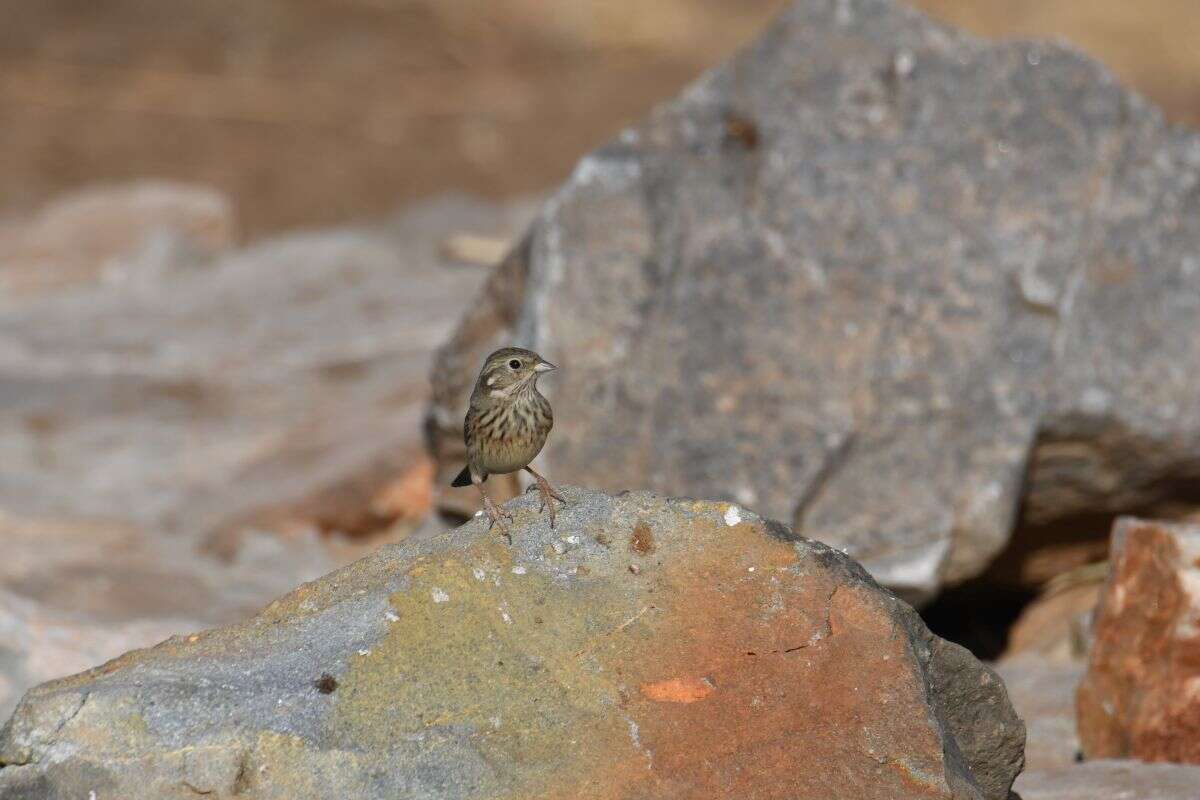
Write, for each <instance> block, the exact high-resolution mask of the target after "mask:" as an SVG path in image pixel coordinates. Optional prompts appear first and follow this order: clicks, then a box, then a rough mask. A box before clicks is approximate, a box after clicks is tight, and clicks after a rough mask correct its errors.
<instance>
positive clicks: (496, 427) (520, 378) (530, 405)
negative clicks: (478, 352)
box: [451, 347, 566, 536]
mask: <svg viewBox="0 0 1200 800" xmlns="http://www.w3.org/2000/svg"><path fill="white" fill-rule="evenodd" d="M552 369H555V366H554V365H553V364H551V363H550V362H549V361H547V360H546V359H544V358H542V357H541V356H539V355H538V354H537V353H535V352H533V351H532V350H522V349H521V348H519V347H504V348H501V349H500V350H497V351H496V352H494V353H492V354H491V355H490V356H488V357H487V360H486V361H485V362H484V364H483V369H482V370H481V371H480V372H479V379H478V380H477V381H476V382H475V390H474V391H473V392H471V406H470V408H468V409H467V418H466V421H465V422H464V423H463V438H464V439H465V440H466V443H467V466H465V467H464V468H463V471H462V472H460V473H458V477H456V478H455V479H454V482H453V483H451V486H466V485H468V484H471V483H473V484H475V486H476V487H477V488H478V489H479V493H480V494H481V495H483V508H484V510H485V511H486V512H487V515H488V519H490V520H491V523H490V524H489V525H488V527H489V528H490V527H492V525H495V524H496V523H498V522H499V523H500V529H501V530H504V531H505V536H507V535H508V532H507V530H505V527H504V523H503V522H500V518H501V517H507V518H508V519H510V520H511V519H512V515H511V514H509V513H507V512H505V511H502V510H500V508H499V507H498V506H497V505H496V504H495V503H493V502H492V499H491V498H490V497H488V496H487V492H485V491H484V490H483V482H484V481H486V480H487V479H488V475H491V474H497V475H501V474H505V473H509V472H517V471H519V470H522V469H524V470H528V471H529V474H530V475H532V476H533V479H534V480H535V481H537V487H538V492H539V493H540V494H541V497H542V508H543V509H545V508H549V509H550V527H551V528H553V527H554V501H555V500H558V501H559V502H562V503H565V502H566V500H565V499H563V497H562V495H560V494H559V493H558V492H556V491H554V488H553V487H552V486H551V485H550V483H549V481H547V480H546V479H545V478H543V477H542V476H541V475H539V474H538V473H537V472H535V471H534V469H533V467H531V466H529V462H530V461H533V459H534V458H535V457H536V456H537V454H538V453H540V452H541V450H542V445H544V444H545V443H546V437H547V436H549V435H550V428H551V427H553V426H554V412H553V411H551V410H550V403H549V401H547V400H546V398H545V397H542V395H541V393H540V392H538V390H537V379H538V378H539V377H540V376H541V375H542V373H544V372H549V371H550V370H552Z"/></svg>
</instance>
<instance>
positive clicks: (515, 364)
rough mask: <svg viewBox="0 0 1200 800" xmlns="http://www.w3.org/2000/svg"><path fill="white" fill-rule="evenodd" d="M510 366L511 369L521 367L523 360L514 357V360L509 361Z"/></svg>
mask: <svg viewBox="0 0 1200 800" xmlns="http://www.w3.org/2000/svg"><path fill="white" fill-rule="evenodd" d="M508 368H509V369H520V368H521V362H520V361H518V360H517V359H515V358H514V359H513V360H512V361H510V362H508Z"/></svg>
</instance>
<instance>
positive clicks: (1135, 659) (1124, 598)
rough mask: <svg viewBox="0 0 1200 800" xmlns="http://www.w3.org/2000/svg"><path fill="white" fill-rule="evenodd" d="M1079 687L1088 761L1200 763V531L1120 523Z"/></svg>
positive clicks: (1198, 528)
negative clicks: (1091, 644) (1110, 567)
mask: <svg viewBox="0 0 1200 800" xmlns="http://www.w3.org/2000/svg"><path fill="white" fill-rule="evenodd" d="M1110 560H1111V563H1112V569H1111V574H1110V577H1109V580H1108V583H1107V584H1106V585H1105V587H1104V591H1103V594H1102V596H1101V600H1100V607H1099V609H1098V611H1097V615H1096V623H1095V630H1094V637H1095V643H1094V645H1093V647H1092V654H1091V659H1090V662H1089V664H1088V671H1087V675H1086V676H1085V677H1084V680H1083V683H1082V684H1081V685H1080V687H1079V695H1078V698H1077V714H1078V726H1079V735H1080V740H1081V742H1082V745H1083V750H1084V753H1085V754H1086V755H1087V756H1088V757H1089V758H1128V757H1133V758H1139V759H1142V760H1144V761H1178V762H1188V763H1200V525H1197V524H1168V523H1164V522H1150V521H1144V520H1137V519H1121V520H1119V521H1118V522H1117V524H1116V526H1115V528H1114V529H1113V535H1112V553H1111V556H1110Z"/></svg>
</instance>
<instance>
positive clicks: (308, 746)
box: [0, 487, 1024, 800]
mask: <svg viewBox="0 0 1200 800" xmlns="http://www.w3.org/2000/svg"><path fill="white" fill-rule="evenodd" d="M563 493H564V494H565V496H566V497H567V501H568V502H567V504H566V506H565V507H564V508H563V509H562V510H561V511H560V512H559V515H558V520H559V527H558V529H557V530H551V529H550V528H549V526H548V523H547V520H546V517H545V515H544V514H538V512H537V506H538V499H537V498H536V497H534V496H532V495H529V496H525V497H522V498H521V499H519V500H516V501H513V502H511V503H510V504H509V506H508V508H509V510H510V511H512V512H513V514H514V516H515V522H514V523H513V528H512V531H511V532H512V537H513V544H512V545H511V546H509V545H508V544H506V543H505V542H504V540H503V539H502V538H501V537H500V536H499V535H497V534H496V533H494V532H492V533H489V531H488V530H487V525H486V521H485V520H483V519H476V520H473V521H471V522H470V523H468V524H466V525H464V526H462V527H461V528H458V529H457V530H453V531H449V532H446V533H443V534H441V535H440V536H436V537H433V538H432V539H430V540H428V541H420V542H416V541H409V542H406V543H403V544H400V545H394V546H386V547H384V548H381V549H380V550H378V551H377V552H375V553H374V554H373V555H371V556H368V557H367V558H364V559H362V560H360V561H358V562H356V563H354V564H353V565H351V566H349V567H347V568H345V569H342V570H339V571H337V572H334V573H332V574H330V575H328V576H326V577H325V578H323V579H321V580H319V581H316V582H314V583H311V584H307V585H305V586H302V587H301V588H299V589H298V590H296V591H295V592H293V593H292V594H290V595H287V596H285V597H283V598H281V599H280V600H278V601H276V602H275V603H272V604H271V605H270V606H269V607H267V608H266V609H265V610H264V611H263V612H262V613H261V614H259V615H258V616H257V617H255V618H253V619H251V620H249V621H248V622H246V623H244V624H241V625H236V626H233V627H228V628H221V629H215V630H210V631H207V632H204V633H201V634H198V635H194V636H189V637H186V638H178V637H177V638H175V639H172V640H171V641H168V642H165V643H163V644H161V645H159V646H158V647H155V648H153V649H150V650H141V651H135V652H133V653H129V654H127V655H125V656H122V657H121V658H119V659H117V660H115V661H112V662H110V663H108V664H106V665H104V666H103V667H99V668H97V669H94V670H91V671H89V672H86V673H83V674H81V675H78V676H75V677H72V678H68V679H64V680H60V681H55V682H52V683H48V684H46V685H44V686H41V687H38V688H36V689H34V690H32V691H30V692H29V693H28V694H27V695H26V697H25V698H24V700H23V701H22V703H21V705H20V706H19V708H18V709H17V711H16V713H15V714H14V715H13V717H12V719H11V720H10V721H9V722H8V723H7V725H6V726H5V727H4V729H3V732H2V733H0V764H3V765H4V767H3V769H0V797H5V798H7V797H14V796H21V797H24V798H29V800H37V798H48V797H60V796H86V792H87V791H95V792H96V794H97V797H112V796H117V797H126V798H140V797H175V796H188V795H187V794H186V792H187V791H201V792H204V791H211V792H214V793H217V794H220V793H225V794H233V793H237V794H238V796H244V797H248V798H284V797H287V798H293V797H312V798H325V797H328V798H333V797H339V798H340V797H355V798H396V797H421V798H431V799H432V798H460V797H461V798H465V797H471V798H484V797H500V796H503V797H563V798H566V797H571V798H609V797H613V798H615V797H656V798H685V797H686V798H702V797H703V798H710V797H716V796H728V797H732V796H737V797H751V796H753V797H759V798H784V797H788V798H791V797H799V796H803V797H809V796H813V797H816V796H819V797H823V798H832V799H834V800H836V798H854V800H869V798H888V800H892V799H893V798H896V797H905V798H918V797H937V798H978V799H980V800H983V799H985V798H986V799H988V800H992V799H994V800H1004V798H1007V797H1008V791H1009V787H1010V785H1011V783H1012V781H1013V778H1014V777H1015V776H1016V774H1017V772H1018V771H1019V770H1020V767H1021V763H1022V747H1023V743H1024V729H1023V727H1022V725H1021V723H1020V721H1019V720H1018V719H1017V717H1016V715H1015V714H1014V713H1013V710H1012V707H1011V706H1010V704H1009V701H1008V699H1007V696H1006V694H1005V690H1004V686H1003V684H1002V683H1001V681H1000V680H999V679H998V678H997V677H996V675H995V673H993V672H992V671H991V670H990V669H989V668H987V667H985V666H984V665H982V664H980V663H979V662H978V661H976V660H975V659H974V658H973V657H972V656H971V655H970V654H969V653H967V651H965V650H964V649H962V648H961V647H958V646H957V645H954V644H951V643H949V642H946V641H943V640H941V639H938V638H937V637H934V636H933V635H932V634H930V633H929V631H928V630H927V629H926V628H925V626H924V625H923V624H922V622H921V621H920V618H919V617H918V616H917V615H916V613H915V612H914V611H913V610H912V608H911V607H910V606H908V605H907V604H905V603H904V602H902V601H900V600H899V599H897V598H896V597H895V596H894V595H892V594H890V593H888V592H886V591H883V590H881V589H880V588H879V587H878V585H877V584H876V583H875V582H874V581H873V580H871V579H870V578H869V577H868V576H867V574H866V573H865V572H864V571H863V570H862V569H861V568H859V567H858V565H856V564H855V563H854V562H853V561H851V560H850V559H849V558H847V557H845V556H844V555H842V554H841V553H838V552H836V551H834V550H831V549H829V548H827V547H825V546H824V545H821V544H819V543H817V542H813V541H809V540H804V539H799V538H795V537H794V535H793V534H792V533H791V532H790V531H788V530H787V529H786V528H784V527H783V526H781V525H779V524H777V523H772V522H769V521H766V520H763V519H761V518H759V517H757V516H756V515H754V514H752V513H750V512H748V511H745V510H743V509H741V508H739V507H736V506H730V505H728V504H725V503H712V502H699V501H693V500H667V499H663V498H661V497H658V496H656V495H653V494H650V493H646V492H635V493H624V494H621V495H618V496H616V497H613V496H609V495H606V494H602V493H599V492H594V491H585V490H581V489H576V488H571V487H565V488H563ZM634 540H636V546H634ZM556 545H557V546H556ZM632 565H637V566H638V567H639V570H638V573H637V574H636V575H635V574H633V573H632V572H631V571H630V569H629V567H630V566H632ZM185 787H187V788H186V791H185ZM6 792H7V793H6ZM21 792H23V794H21Z"/></svg>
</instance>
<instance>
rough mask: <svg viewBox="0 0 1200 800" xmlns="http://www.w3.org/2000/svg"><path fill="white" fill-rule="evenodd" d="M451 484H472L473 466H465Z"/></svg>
mask: <svg viewBox="0 0 1200 800" xmlns="http://www.w3.org/2000/svg"><path fill="white" fill-rule="evenodd" d="M450 485H451V486H470V485H471V468H470V467H463V469H462V472H460V473H458V477H457V478H455V479H454V480H453V481H451V482H450Z"/></svg>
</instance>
